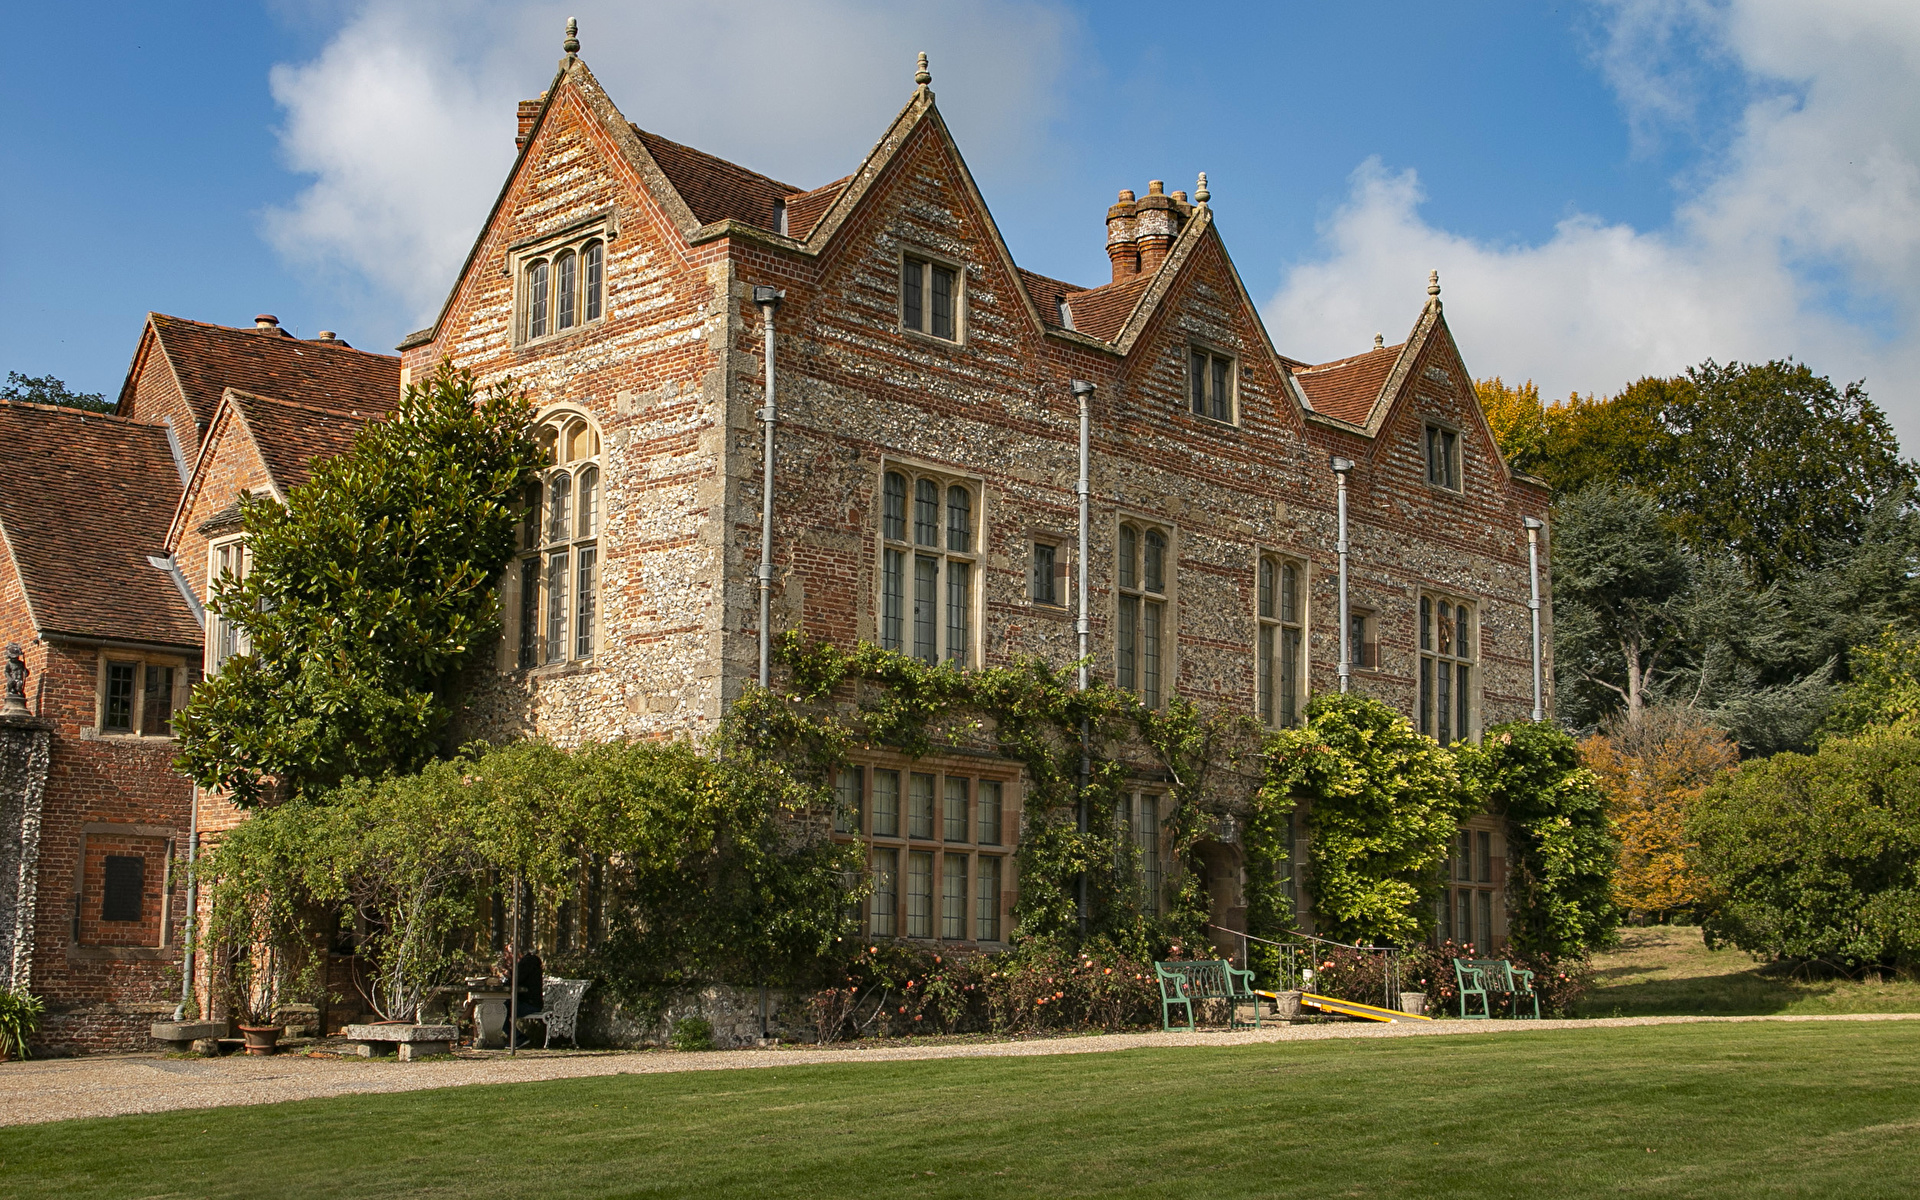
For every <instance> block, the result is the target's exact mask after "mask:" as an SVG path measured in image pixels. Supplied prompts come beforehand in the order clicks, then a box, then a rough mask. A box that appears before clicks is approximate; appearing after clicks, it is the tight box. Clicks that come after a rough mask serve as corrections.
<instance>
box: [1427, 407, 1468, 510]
mask: <svg viewBox="0 0 1920 1200" xmlns="http://www.w3.org/2000/svg"><path fill="white" fill-rule="evenodd" d="M1436 431H1437V432H1439V433H1441V434H1443V435H1448V436H1450V437H1451V439H1452V455H1453V461H1452V462H1451V463H1448V464H1446V465H1447V469H1448V470H1450V471H1451V472H1452V475H1453V482H1452V484H1447V483H1444V482H1438V481H1436V480H1435V479H1434V477H1433V476H1434V470H1433V449H1432V447H1433V440H1434V439H1433V435H1434V433H1435V432H1436ZM1466 460H1467V454H1466V437H1465V436H1464V435H1463V434H1462V433H1461V430H1460V427H1459V426H1458V425H1455V424H1454V423H1453V422H1451V421H1447V420H1443V419H1441V418H1438V417H1423V418H1421V423H1420V472H1421V474H1420V477H1421V479H1422V480H1423V481H1425V483H1426V485H1427V486H1428V487H1429V488H1431V489H1432V490H1434V491H1436V492H1445V493H1447V494H1448V495H1454V496H1457V495H1460V494H1461V493H1463V492H1465V491H1466V490H1467V471H1466Z"/></svg>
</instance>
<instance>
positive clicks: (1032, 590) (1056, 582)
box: [1027, 539, 1067, 607]
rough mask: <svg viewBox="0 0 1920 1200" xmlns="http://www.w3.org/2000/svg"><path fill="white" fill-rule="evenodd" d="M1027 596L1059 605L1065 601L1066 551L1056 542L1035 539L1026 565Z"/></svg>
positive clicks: (1055, 605) (1030, 598) (1037, 600)
mask: <svg viewBox="0 0 1920 1200" xmlns="http://www.w3.org/2000/svg"><path fill="white" fill-rule="evenodd" d="M1027 598H1028V599H1029V600H1032V601H1033V602H1034V603H1035V604H1047V605H1052V606H1054V607H1060V606H1063V605H1065V604H1066V602H1067V553H1066V549H1065V547H1063V546H1061V545H1060V544H1059V543H1058V542H1047V541H1040V540H1037V539H1036V540H1035V541H1034V543H1033V550H1032V553H1031V554H1030V555H1029V558H1028V565H1027Z"/></svg>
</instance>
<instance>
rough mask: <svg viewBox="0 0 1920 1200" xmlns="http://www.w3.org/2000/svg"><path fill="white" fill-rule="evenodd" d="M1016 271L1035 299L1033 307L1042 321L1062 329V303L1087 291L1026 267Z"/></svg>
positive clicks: (1077, 285)
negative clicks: (1038, 311)
mask: <svg viewBox="0 0 1920 1200" xmlns="http://www.w3.org/2000/svg"><path fill="white" fill-rule="evenodd" d="M1014 269H1015V270H1017V271H1019V272H1020V282H1021V283H1023V284H1025V285H1026V286H1027V295H1029V296H1031V297H1033V306H1034V307H1035V308H1037V309H1039V310H1040V320H1041V321H1042V322H1044V323H1046V324H1048V325H1051V326H1052V327H1053V328H1055V329H1059V328H1061V325H1060V301H1062V300H1064V299H1066V298H1067V297H1069V296H1072V295H1074V294H1075V293H1077V292H1084V291H1086V290H1087V289H1086V288H1083V287H1081V286H1080V285H1079V284H1077V283H1068V282H1067V281H1066V280H1064V279H1054V278H1053V277H1051V276H1048V275H1042V274H1040V272H1038V271H1029V270H1027V269H1026V268H1025V267H1016V268H1014Z"/></svg>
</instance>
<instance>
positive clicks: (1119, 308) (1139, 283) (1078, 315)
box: [1067, 274, 1154, 342]
mask: <svg viewBox="0 0 1920 1200" xmlns="http://www.w3.org/2000/svg"><path fill="white" fill-rule="evenodd" d="M1153 280H1154V277H1153V276H1152V275H1147V274H1141V275H1133V276H1130V277H1128V278H1126V279H1123V280H1121V281H1120V282H1118V283H1109V284H1104V285H1102V286H1100V287H1097V288H1091V289H1089V290H1087V291H1084V292H1074V293H1073V294H1072V295H1070V296H1068V297H1067V309H1068V311H1069V312H1071V313H1072V314H1073V327H1074V328H1075V329H1077V330H1079V331H1080V332H1081V333H1084V334H1087V335H1088V336H1090V337H1097V338H1099V339H1100V340H1101V341H1103V342H1110V341H1112V340H1113V339H1114V338H1117V337H1119V336H1120V331H1121V330H1122V329H1125V328H1126V327H1127V318H1128V317H1130V316H1132V315H1133V310H1134V306H1135V305H1137V304H1139V303H1140V297H1141V296H1142V295H1144V294H1145V293H1146V290H1147V288H1148V287H1149V286H1150V285H1151V284H1152V283H1153Z"/></svg>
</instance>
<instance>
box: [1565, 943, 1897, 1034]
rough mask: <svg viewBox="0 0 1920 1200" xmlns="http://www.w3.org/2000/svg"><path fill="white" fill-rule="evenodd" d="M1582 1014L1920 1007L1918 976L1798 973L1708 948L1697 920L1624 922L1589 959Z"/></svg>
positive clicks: (1727, 1013)
mask: <svg viewBox="0 0 1920 1200" xmlns="http://www.w3.org/2000/svg"><path fill="white" fill-rule="evenodd" d="M1593 966H1594V988H1593V990H1592V991H1590V992H1589V993H1587V995H1586V997H1585V998H1584V999H1583V1000H1582V1001H1581V1003H1580V1004H1579V1008H1578V1015H1579V1016H1583V1017H1643V1016H1690V1015H1694V1014H1699V1013H1708V1014H1713V1015H1719V1016H1757V1015H1764V1014H1768V1013H1810V1014H1811V1013H1821V1014H1824V1013H1863V1012H1920V983H1915V982H1912V981H1907V980H1898V981H1892V982H1885V983H1882V982H1879V981H1872V982H1861V983H1855V982H1853V981H1851V980H1846V979H1809V978H1797V977H1795V975H1794V974H1793V973H1792V972H1791V971H1790V970H1788V969H1784V968H1781V967H1777V966H1763V965H1761V964H1759V963H1756V962H1754V961H1753V959H1752V958H1750V957H1749V956H1748V955H1746V954H1745V953H1743V952H1742V951H1739V950H1709V949H1707V947H1706V943H1705V942H1704V941H1702V939H1701V936H1700V930H1699V928H1698V927H1697V926H1671V925H1664V926H1653V927H1650V928H1646V929H1622V930H1621V931H1620V948H1619V950H1617V951H1615V952H1613V953H1610V954H1601V955H1597V956H1595V958H1594V963H1593Z"/></svg>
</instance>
